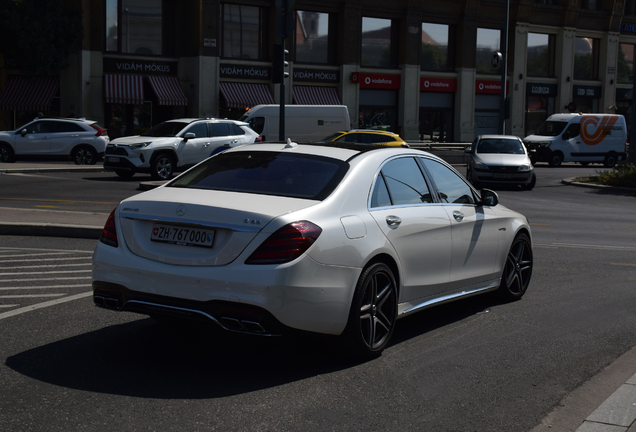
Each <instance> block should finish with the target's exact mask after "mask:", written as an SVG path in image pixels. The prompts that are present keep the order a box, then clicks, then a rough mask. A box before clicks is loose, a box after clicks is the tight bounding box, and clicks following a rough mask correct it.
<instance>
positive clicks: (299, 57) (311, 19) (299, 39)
mask: <svg viewBox="0 0 636 432" xmlns="http://www.w3.org/2000/svg"><path fill="white" fill-rule="evenodd" d="M329 25H330V23H329V14H328V13H321V12H309V11H297V12H296V62H299V63H322V64H324V63H329V60H330V59H329Z"/></svg>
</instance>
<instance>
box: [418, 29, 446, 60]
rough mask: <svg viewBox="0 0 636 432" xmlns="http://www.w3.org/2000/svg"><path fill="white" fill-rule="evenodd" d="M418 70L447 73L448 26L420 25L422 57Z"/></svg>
mask: <svg viewBox="0 0 636 432" xmlns="http://www.w3.org/2000/svg"><path fill="white" fill-rule="evenodd" d="M420 68H421V69H422V70H425V71H447V70H448V69H449V65H448V26H447V25H446V24H432V23H422V56H421V58H420Z"/></svg>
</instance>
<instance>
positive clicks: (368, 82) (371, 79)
mask: <svg viewBox="0 0 636 432" xmlns="http://www.w3.org/2000/svg"><path fill="white" fill-rule="evenodd" d="M351 82H352V83H353V84H356V83H359V84H360V88H383V89H399V88H400V85H401V82H402V81H401V76H400V75H384V74H367V73H362V72H352V73H351Z"/></svg>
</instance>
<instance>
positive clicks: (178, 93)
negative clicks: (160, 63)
mask: <svg viewBox="0 0 636 432" xmlns="http://www.w3.org/2000/svg"><path fill="white" fill-rule="evenodd" d="M148 81H150V85H151V86H152V89H153V90H154V91H155V94H156V95H157V99H158V100H159V105H183V106H186V105H188V98H187V97H186V96H185V94H183V90H181V86H180V85H179V80H178V79H177V77H174V76H149V77H148Z"/></svg>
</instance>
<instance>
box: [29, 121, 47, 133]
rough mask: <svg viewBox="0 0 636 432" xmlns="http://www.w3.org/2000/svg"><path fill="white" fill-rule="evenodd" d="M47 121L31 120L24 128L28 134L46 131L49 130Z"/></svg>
mask: <svg viewBox="0 0 636 432" xmlns="http://www.w3.org/2000/svg"><path fill="white" fill-rule="evenodd" d="M48 123H49V122H43V121H38V122H33V123H31V124H30V125H28V126H27V127H26V128H24V129H26V133H28V134H37V133H47V132H50V131H51V128H50V127H49V125H48Z"/></svg>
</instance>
